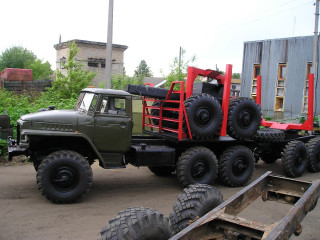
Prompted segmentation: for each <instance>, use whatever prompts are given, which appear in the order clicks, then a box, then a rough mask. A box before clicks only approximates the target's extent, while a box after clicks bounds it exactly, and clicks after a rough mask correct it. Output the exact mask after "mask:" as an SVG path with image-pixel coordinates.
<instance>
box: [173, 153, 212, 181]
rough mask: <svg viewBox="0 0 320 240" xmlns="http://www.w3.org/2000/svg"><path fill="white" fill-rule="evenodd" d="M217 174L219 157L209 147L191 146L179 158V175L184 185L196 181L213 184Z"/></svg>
mask: <svg viewBox="0 0 320 240" xmlns="http://www.w3.org/2000/svg"><path fill="white" fill-rule="evenodd" d="M217 175H218V161H217V157H216V156H215V155H214V153H213V152H212V151H211V150H210V149H208V148H205V147H192V148H189V149H188V150H186V151H185V152H183V153H182V154H181V156H180V157H179V159H178V163H177V177H178V180H179V181H180V183H181V184H182V186H183V187H186V186H188V185H190V184H194V183H203V184H213V182H214V180H215V179H216V178H217Z"/></svg>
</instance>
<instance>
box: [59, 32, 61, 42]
mask: <svg viewBox="0 0 320 240" xmlns="http://www.w3.org/2000/svg"><path fill="white" fill-rule="evenodd" d="M59 43H61V34H60V35H59Z"/></svg>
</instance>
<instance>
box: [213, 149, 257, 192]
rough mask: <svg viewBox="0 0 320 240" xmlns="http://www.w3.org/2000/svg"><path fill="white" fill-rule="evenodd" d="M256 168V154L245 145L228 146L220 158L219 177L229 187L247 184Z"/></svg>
mask: <svg viewBox="0 0 320 240" xmlns="http://www.w3.org/2000/svg"><path fill="white" fill-rule="evenodd" d="M253 170H254V156H253V153H252V151H251V150H250V149H249V148H247V147H245V146H233V147H229V148H227V149H226V150H225V151H224V152H223V153H222V155H221V158H220V160H219V178H220V180H221V181H222V183H223V184H225V185H226V186H229V187H240V186H243V185H245V184H246V183H247V182H248V181H249V180H250V178H251V176H252V173H253Z"/></svg>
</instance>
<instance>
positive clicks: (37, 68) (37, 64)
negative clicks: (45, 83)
mask: <svg viewBox="0 0 320 240" xmlns="http://www.w3.org/2000/svg"><path fill="white" fill-rule="evenodd" d="M28 68H29V69H31V70H32V74H33V79H34V80H39V79H41V80H44V79H47V78H48V77H49V76H50V75H52V73H53V71H52V70H51V65H50V63H49V62H48V61H46V62H45V63H43V62H42V60H40V59H37V60H36V61H34V62H33V63H31V64H30V65H29V67H28Z"/></svg>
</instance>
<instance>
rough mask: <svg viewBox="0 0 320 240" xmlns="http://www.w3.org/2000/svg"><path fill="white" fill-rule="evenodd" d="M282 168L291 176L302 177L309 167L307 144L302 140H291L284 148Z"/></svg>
mask: <svg viewBox="0 0 320 240" xmlns="http://www.w3.org/2000/svg"><path fill="white" fill-rule="evenodd" d="M281 155H282V168H283V171H284V172H285V174H286V175H287V176H289V177H293V178H296V177H300V176H301V175H302V174H303V173H304V171H305V170H306V168H307V165H308V161H309V154H308V150H307V147H306V145H305V144H304V143H303V142H301V141H296V140H295V141H291V142H289V143H288V144H287V145H286V146H285V148H284V149H283V152H282V153H281Z"/></svg>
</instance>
